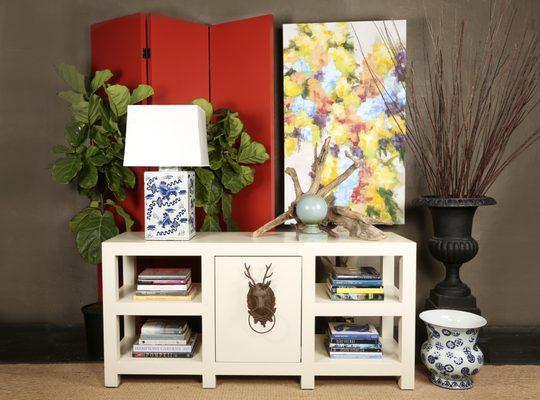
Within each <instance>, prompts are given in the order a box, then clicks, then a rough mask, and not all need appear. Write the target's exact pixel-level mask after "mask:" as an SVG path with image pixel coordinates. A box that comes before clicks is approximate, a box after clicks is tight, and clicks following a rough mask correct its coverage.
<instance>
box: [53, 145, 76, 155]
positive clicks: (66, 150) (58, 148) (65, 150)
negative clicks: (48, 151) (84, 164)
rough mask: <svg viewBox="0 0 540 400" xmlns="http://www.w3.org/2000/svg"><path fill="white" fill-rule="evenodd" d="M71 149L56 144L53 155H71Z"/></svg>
mask: <svg viewBox="0 0 540 400" xmlns="http://www.w3.org/2000/svg"><path fill="white" fill-rule="evenodd" d="M70 151H71V149H70V148H69V147H66V146H64V145H61V144H55V145H54V146H53V148H52V152H53V153H57V154H58V153H69V152H70Z"/></svg>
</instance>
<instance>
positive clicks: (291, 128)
mask: <svg viewBox="0 0 540 400" xmlns="http://www.w3.org/2000/svg"><path fill="white" fill-rule="evenodd" d="M293 131H294V124H288V123H286V122H285V134H289V133H292V132H293Z"/></svg>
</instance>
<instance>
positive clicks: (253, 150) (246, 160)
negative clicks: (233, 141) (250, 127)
mask: <svg viewBox="0 0 540 400" xmlns="http://www.w3.org/2000/svg"><path fill="white" fill-rule="evenodd" d="M237 158H238V162H239V163H242V164H253V163H257V164H262V163H263V162H265V161H266V160H268V159H269V158H270V157H269V156H268V154H267V153H266V149H265V148H264V146H263V145H262V144H261V143H259V142H252V141H251V137H250V136H249V135H248V134H247V132H242V136H241V138H240V147H239V148H238V157H237Z"/></svg>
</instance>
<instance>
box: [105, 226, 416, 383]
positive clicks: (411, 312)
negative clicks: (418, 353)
mask: <svg viewBox="0 0 540 400" xmlns="http://www.w3.org/2000/svg"><path fill="white" fill-rule="evenodd" d="M144 256H152V257H153V258H156V257H171V256H176V257H182V256H189V257H190V259H193V257H199V258H200V283H197V295H196V296H194V298H193V300H192V301H188V302H185V301H178V302H175V301H163V302H161V301H156V302H150V301H137V300H134V299H133V294H134V292H135V286H136V278H137V267H138V265H137V259H138V257H144ZM322 256H358V257H363V256H369V257H374V256H375V257H380V260H381V269H382V275H383V285H384V291H385V300H382V301H365V302H348V301H331V300H330V299H329V298H328V296H327V295H326V292H325V287H324V284H322V283H316V278H315V276H316V260H317V258H318V257H322ZM415 259H416V245H415V243H414V242H412V241H410V240H407V239H405V238H402V237H400V236H398V235H396V234H393V233H389V234H388V237H387V239H385V240H382V241H378V242H367V241H359V240H356V239H350V238H348V237H340V238H337V239H334V238H328V239H327V240H326V241H324V242H323V243H321V242H298V241H297V240H296V237H295V234H294V233H271V234H268V235H265V236H263V237H261V238H257V239H253V238H252V237H251V234H249V233H199V234H197V236H196V237H195V238H193V239H192V240H190V241H186V242H157V241H145V240H144V237H143V234H142V233H124V234H121V235H119V236H117V237H115V238H113V239H110V240H108V241H106V242H104V243H103V310H104V345H105V346H104V350H105V354H104V366H105V386H108V387H116V386H118V385H119V384H120V377H121V376H122V375H133V374H135V375H141V374H152V375H201V376H202V384H203V387H205V388H214V387H216V376H220V375H262V376H264V375H292V376H299V377H300V381H301V387H302V388H303V389H313V388H314V387H315V377H316V376H395V377H398V384H399V386H400V387H401V388H402V389H413V388H414V360H415V357H414V351H415V350H414V349H415V346H414V338H415V332H414V329H415V280H416V265H415ZM183 266H184V265H183ZM246 266H249V268H250V275H252V278H253V280H252V281H250V280H249V279H248V277H246V275H245V274H244V272H245V271H246ZM139 267H144V266H141V265H139ZM266 272H269V273H272V276H271V277H270V278H268V279H267V280H266V282H268V281H269V280H271V288H272V290H273V293H274V294H275V308H276V311H275V316H274V318H275V319H274V322H275V324H274V325H273V327H272V329H271V330H268V331H267V332H265V333H260V332H259V333H258V332H255V331H254V330H253V325H250V324H249V322H248V321H249V317H248V313H247V312H248V308H247V302H246V295H247V292H248V290H249V288H250V282H252V283H253V282H256V283H259V282H261V281H262V280H263V276H266V275H265V273H266ZM395 272H397V273H395ZM151 316H178V317H190V318H195V319H200V327H201V334H200V339H199V344H198V347H197V348H196V350H195V352H194V354H193V357H192V358H135V357H132V350H131V349H132V345H133V343H134V342H135V341H136V340H137V325H138V324H137V318H139V317H151ZM322 317H370V318H372V317H379V318H380V321H381V322H380V326H379V331H380V337H381V343H382V351H383V357H382V359H376V360H362V359H331V358H330V357H329V356H328V353H327V351H326V348H325V344H324V340H325V335H319V334H316V332H315V322H316V320H317V319H318V318H322ZM122 324H123V332H124V335H123V337H121V336H120V326H121V325H122ZM259 327H260V326H259ZM396 328H397V329H396ZM267 329H268V327H267Z"/></svg>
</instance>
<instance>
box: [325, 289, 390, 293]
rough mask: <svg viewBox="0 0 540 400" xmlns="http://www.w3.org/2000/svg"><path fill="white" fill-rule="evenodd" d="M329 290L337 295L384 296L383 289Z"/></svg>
mask: <svg viewBox="0 0 540 400" xmlns="http://www.w3.org/2000/svg"><path fill="white" fill-rule="evenodd" d="M330 290H331V291H332V293H338V294H384V289H383V288H362V289H360V288H330Z"/></svg>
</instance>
